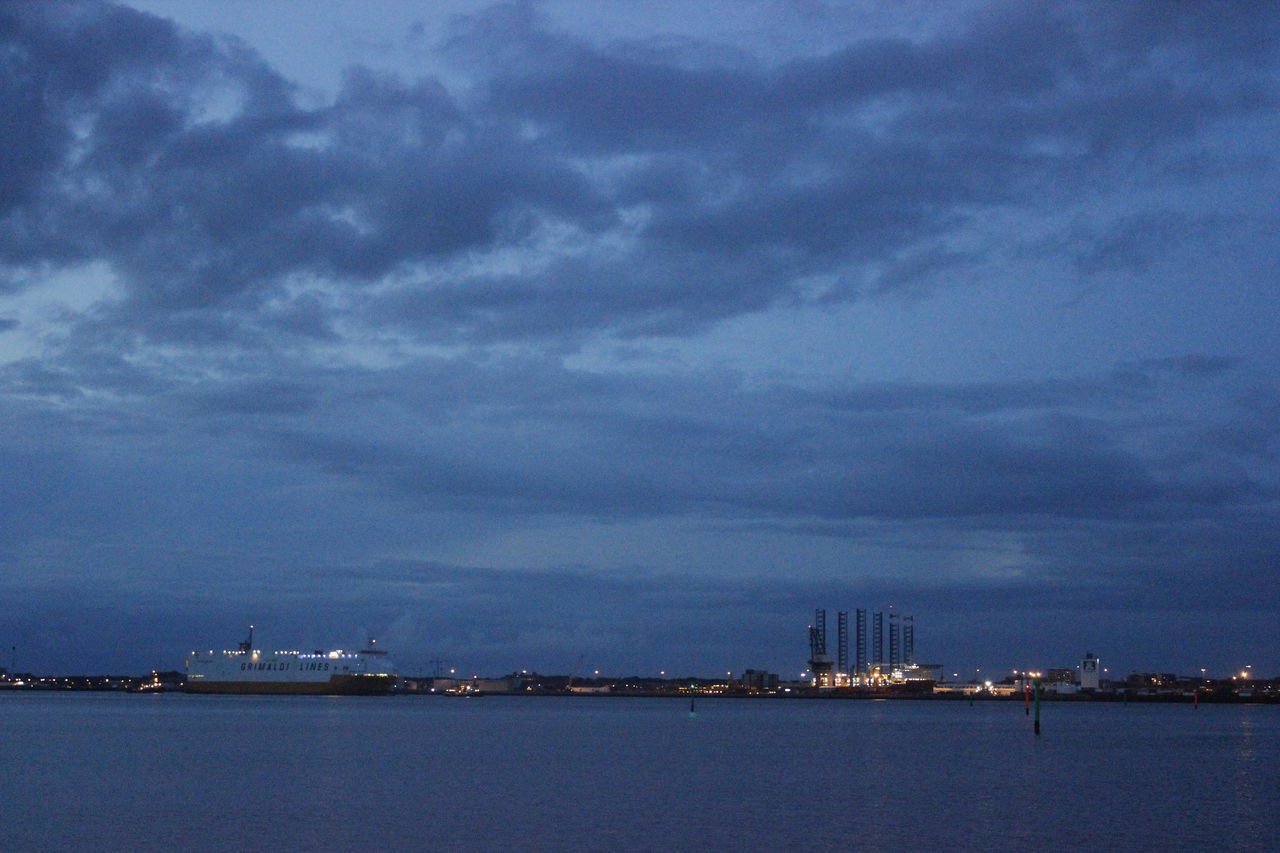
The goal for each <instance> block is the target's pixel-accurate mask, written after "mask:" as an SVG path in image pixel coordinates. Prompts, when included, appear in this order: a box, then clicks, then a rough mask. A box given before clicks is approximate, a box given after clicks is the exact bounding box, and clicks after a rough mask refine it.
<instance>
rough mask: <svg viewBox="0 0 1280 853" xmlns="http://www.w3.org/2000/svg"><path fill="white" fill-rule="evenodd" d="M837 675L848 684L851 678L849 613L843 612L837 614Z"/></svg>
mask: <svg viewBox="0 0 1280 853" xmlns="http://www.w3.org/2000/svg"><path fill="white" fill-rule="evenodd" d="M836 673H837V674H838V675H839V676H840V678H841V680H842V683H845V684H847V683H848V682H847V681H844V679H847V678H848V677H849V611H848V610H841V611H839V612H838V613H837V614H836Z"/></svg>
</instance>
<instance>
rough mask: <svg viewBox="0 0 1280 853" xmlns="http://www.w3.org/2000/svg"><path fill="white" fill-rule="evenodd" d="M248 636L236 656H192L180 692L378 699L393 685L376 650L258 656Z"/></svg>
mask: <svg viewBox="0 0 1280 853" xmlns="http://www.w3.org/2000/svg"><path fill="white" fill-rule="evenodd" d="M252 636H253V635H252V634H250V643H241V644H240V645H241V648H240V649H239V650H238V651H224V652H213V651H210V652H192V653H191V654H190V655H189V656H188V657H187V683H186V687H185V690H186V692H188V693H293V694H297V693H309V694H348V695H350V694H358V695H378V694H384V693H388V692H390V690H391V688H392V687H394V686H395V683H396V672H395V668H394V667H392V666H391V665H390V663H389V662H388V661H387V659H386V655H385V654H384V653H383V652H381V651H375V650H373V649H367V650H365V651H358V652H344V651H340V650H339V651H328V652H326V651H318V652H314V653H303V652H263V651H260V650H257V649H251V648H249V645H251V641H252Z"/></svg>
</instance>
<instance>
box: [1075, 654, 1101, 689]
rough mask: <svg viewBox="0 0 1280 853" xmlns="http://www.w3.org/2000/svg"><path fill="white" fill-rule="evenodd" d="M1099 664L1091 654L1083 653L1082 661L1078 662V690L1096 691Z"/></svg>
mask: <svg viewBox="0 0 1280 853" xmlns="http://www.w3.org/2000/svg"><path fill="white" fill-rule="evenodd" d="M1100 663H1101V661H1099V660H1098V659H1097V658H1096V657H1094V656H1093V652H1085V655H1084V660H1082V661H1080V689H1081V690H1097V689H1098V666H1099V664H1100Z"/></svg>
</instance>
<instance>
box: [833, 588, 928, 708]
mask: <svg viewBox="0 0 1280 853" xmlns="http://www.w3.org/2000/svg"><path fill="white" fill-rule="evenodd" d="M887 614H888V617H889V618H888V629H889V630H888V638H889V654H888V655H887V656H886V655H885V634H886V632H885V627H886V626H885V615H886V611H884V610H877V611H874V612H872V613H871V614H870V615H871V619H870V620H868V618H867V616H868V611H866V610H862V609H859V610H855V611H854V629H853V637H854V644H853V648H854V657H853V660H852V661H850V659H849V611H847V610H841V611H839V612H837V614H836V625H837V628H836V656H835V658H834V659H833V658H832V656H831V653H830V652H829V651H828V648H827V611H826V610H823V609H821V608H819V609H817V610H815V611H814V618H813V624H812V625H810V626H809V671H810V672H811V673H812V683H813V686H814V687H818V688H836V687H868V688H871V687H895V686H896V687H912V686H920V687H924V686H925V684H926V683H928V684H932V682H933V681H934V680H935V679H936V678H937V671H938V669H939V667H937V666H932V665H925V666H922V665H921V664H918V663H917V662H916V657H915V645H916V626H915V617H914V616H903V615H901V614H899V613H897V612H896V611H895V610H894V609H893V607H892V606H890V607H889V608H888V610H887ZM868 633H869V634H870V640H871V643H870V646H869V647H868V644H867V639H868ZM851 664H852V665H851Z"/></svg>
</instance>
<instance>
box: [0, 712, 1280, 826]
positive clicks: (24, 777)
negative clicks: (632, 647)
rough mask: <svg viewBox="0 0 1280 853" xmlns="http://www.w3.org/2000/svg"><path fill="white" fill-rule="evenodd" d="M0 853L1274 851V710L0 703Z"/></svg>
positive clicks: (1278, 816)
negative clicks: (1038, 719) (1036, 716)
mask: <svg viewBox="0 0 1280 853" xmlns="http://www.w3.org/2000/svg"><path fill="white" fill-rule="evenodd" d="M0 726H2V730H3V743H2V744H0V747H2V749H0V756H2V757H0V769H2V771H3V772H0V808H2V809H3V811H0V820H2V821H3V836H2V837H0V849H3V850H12V851H27V850H32V851H34V850H76V851H81V850H102V851H117V850H235V851H247V850H264V851H266V850H272V851H275V850H503V849H508V850H729V849H739V850H778V849H789V850H899V851H900V850H918V849H924V848H931V849H937V850H1020V851H1037V850H1038V851H1044V850H1068V849H1072V850H1098V849H1108V850H1209V849H1232V850H1277V849H1280V708H1277V707H1275V706H1271V707H1256V706H1235V707H1229V706H1211V705H1207V706H1203V707H1201V708H1200V709H1199V710H1193V709H1192V708H1191V707H1190V706H1188V705H1178V706H1163V705H1122V704H1093V705H1090V704H1067V703H1059V704H1048V705H1046V706H1045V708H1044V734H1043V735H1042V736H1041V737H1040V738H1036V737H1035V736H1034V735H1033V734H1032V732H1031V724H1030V721H1029V720H1028V718H1027V717H1025V716H1024V715H1023V709H1022V706H1021V705H1020V704H1018V703H1003V702H1001V703H978V704H976V705H973V706H970V705H969V704H968V703H966V702H911V701H898V702H866V701H852V702H850V701H768V700H765V701H744V700H726V699H721V700H713V699H704V700H700V701H699V703H698V714H697V716H696V717H694V718H691V717H690V716H689V713H688V705H687V703H686V702H683V701H680V700H675V699H672V700H666V699H604V698H591V697H582V698H550V697H548V698H515V697H485V698H482V699H450V698H438V697H409V696H400V697H389V698H355V697H349V698H348V697H343V698H322V697H221V696H184V695H180V694H164V695H154V696H130V695H114V694H92V693H76V694H55V695H49V694H33V693H18V694H0Z"/></svg>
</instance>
